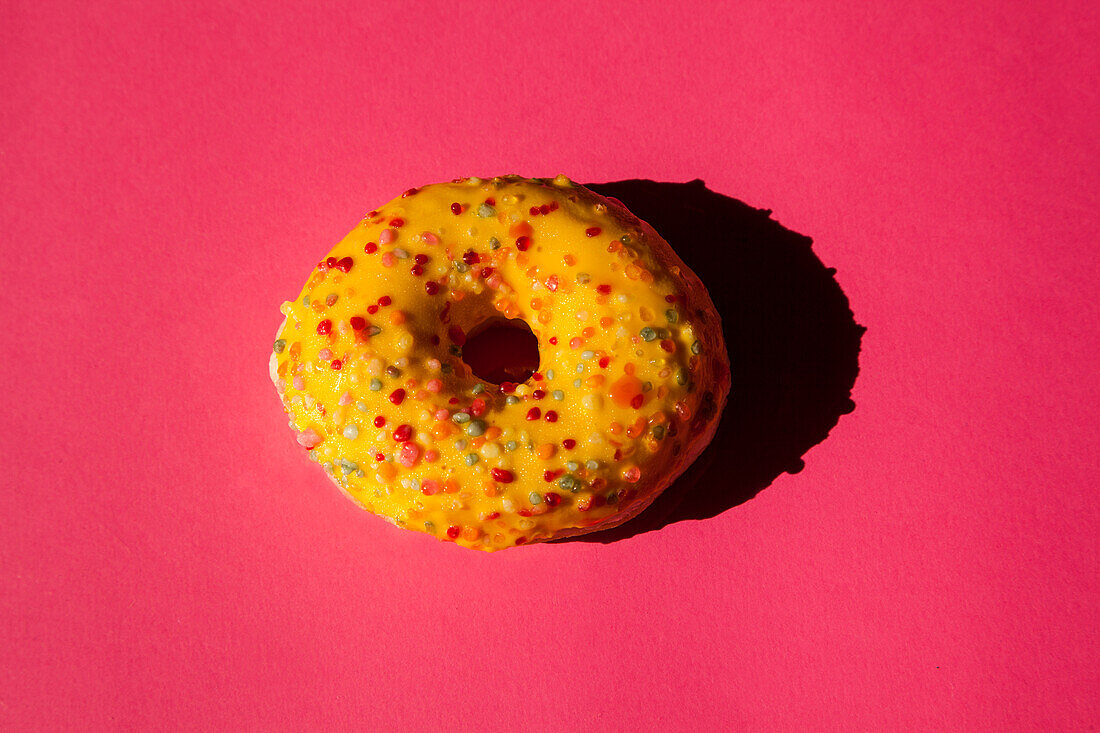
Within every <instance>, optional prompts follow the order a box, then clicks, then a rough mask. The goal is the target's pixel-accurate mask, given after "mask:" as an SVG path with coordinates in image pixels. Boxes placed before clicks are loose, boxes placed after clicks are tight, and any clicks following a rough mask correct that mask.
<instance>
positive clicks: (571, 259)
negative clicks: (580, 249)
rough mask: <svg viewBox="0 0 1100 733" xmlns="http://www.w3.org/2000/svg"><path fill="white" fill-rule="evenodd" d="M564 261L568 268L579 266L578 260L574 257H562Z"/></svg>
mask: <svg viewBox="0 0 1100 733" xmlns="http://www.w3.org/2000/svg"><path fill="white" fill-rule="evenodd" d="M562 261H563V262H565V264H566V266H567V267H572V266H573V265H575V264H577V258H576V257H574V256H573V255H566V256H565V257H562Z"/></svg>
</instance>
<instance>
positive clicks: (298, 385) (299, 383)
mask: <svg viewBox="0 0 1100 733" xmlns="http://www.w3.org/2000/svg"><path fill="white" fill-rule="evenodd" d="M305 388H306V380H304V379H302V378H301V377H295V378H294V389H296V390H298V391H299V392H301V391H302V390H303V389H305Z"/></svg>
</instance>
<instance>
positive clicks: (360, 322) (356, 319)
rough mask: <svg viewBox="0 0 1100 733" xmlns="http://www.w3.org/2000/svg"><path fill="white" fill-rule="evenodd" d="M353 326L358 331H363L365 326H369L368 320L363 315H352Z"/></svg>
mask: <svg viewBox="0 0 1100 733" xmlns="http://www.w3.org/2000/svg"><path fill="white" fill-rule="evenodd" d="M351 327H352V328H354V329H355V330H356V331H362V330H363V329H364V328H366V327H367V321H366V319H365V318H363V317H362V316H352V317H351Z"/></svg>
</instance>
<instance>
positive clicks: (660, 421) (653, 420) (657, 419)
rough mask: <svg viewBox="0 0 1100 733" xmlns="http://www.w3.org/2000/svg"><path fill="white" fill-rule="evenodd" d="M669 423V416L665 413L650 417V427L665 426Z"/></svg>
mask: <svg viewBox="0 0 1100 733" xmlns="http://www.w3.org/2000/svg"><path fill="white" fill-rule="evenodd" d="M666 422H668V416H667V415H665V413H663V412H655V413H653V414H652V415H650V416H649V424H650V425H664V424H665V423H666Z"/></svg>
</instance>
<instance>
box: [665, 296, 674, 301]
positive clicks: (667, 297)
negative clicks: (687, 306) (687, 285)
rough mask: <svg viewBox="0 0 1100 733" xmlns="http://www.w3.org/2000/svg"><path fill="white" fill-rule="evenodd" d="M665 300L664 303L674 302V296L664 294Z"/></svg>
mask: <svg viewBox="0 0 1100 733" xmlns="http://www.w3.org/2000/svg"><path fill="white" fill-rule="evenodd" d="M665 302H666V303H675V302H676V296H675V295H666V296H665Z"/></svg>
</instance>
